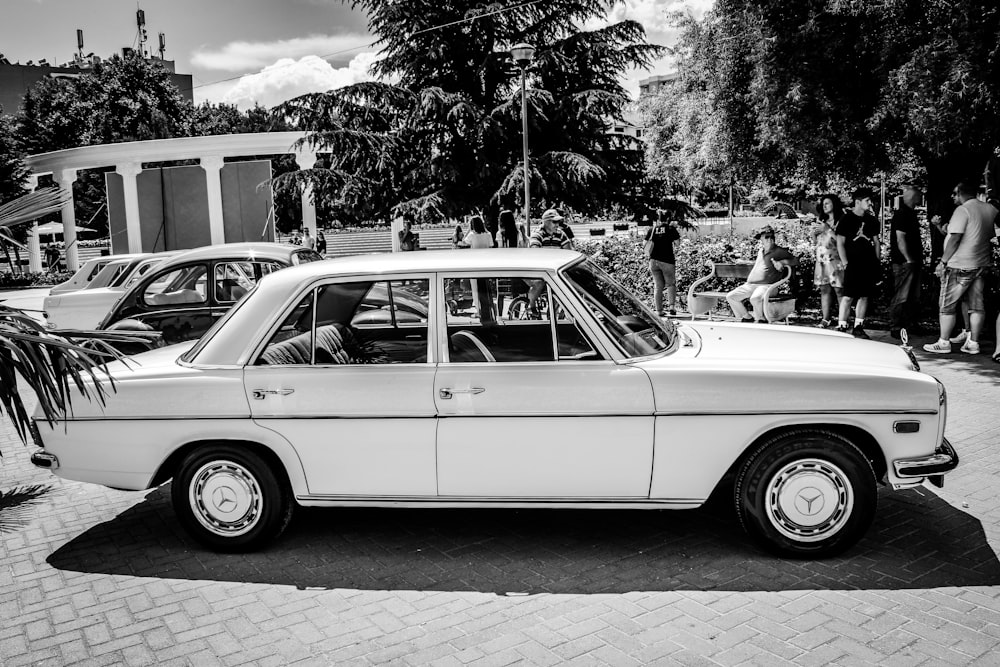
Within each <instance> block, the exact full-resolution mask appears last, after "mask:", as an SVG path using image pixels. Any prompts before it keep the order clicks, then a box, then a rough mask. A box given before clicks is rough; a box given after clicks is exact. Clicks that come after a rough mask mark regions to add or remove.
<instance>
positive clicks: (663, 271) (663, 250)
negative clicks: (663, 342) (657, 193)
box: [643, 211, 681, 317]
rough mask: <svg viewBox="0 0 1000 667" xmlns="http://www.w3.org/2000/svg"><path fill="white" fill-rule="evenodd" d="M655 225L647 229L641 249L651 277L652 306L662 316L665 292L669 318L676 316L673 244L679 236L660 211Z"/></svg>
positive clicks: (675, 274)
mask: <svg viewBox="0 0 1000 667" xmlns="http://www.w3.org/2000/svg"><path fill="white" fill-rule="evenodd" d="M657 217H658V220H657V221H656V224H655V225H653V226H652V227H650V228H649V230H648V231H647V232H646V236H645V238H644V239H643V241H644V244H643V248H644V250H645V251H646V256H647V257H648V258H649V274H650V275H651V276H652V277H653V305H654V306H655V307H656V314H657V315H659V316H660V317H663V316H664V311H663V290H664V288H666V291H667V311H666V314H669V315H671V316H673V315H676V314H677V309H676V307H675V304H676V301H677V273H676V271H675V260H674V243H676V242H677V241H678V240H680V238H681V235H680V233H679V232H678V231H677V227H676V226H674V224H673V221H671V220H669V219H668V215H667V213H666V212H665V211H660V213H659V215H658V216H657Z"/></svg>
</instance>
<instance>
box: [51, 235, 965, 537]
mask: <svg viewBox="0 0 1000 667" xmlns="http://www.w3.org/2000/svg"><path fill="white" fill-rule="evenodd" d="M527 313H532V314H535V313H537V315H535V318H534V319H525V317H526V314H527ZM109 372H110V373H111V375H112V376H113V378H114V387H115V390H114V392H113V393H111V394H110V395H109V396H108V399H107V403H106V405H103V406H102V405H100V404H98V403H90V402H87V401H86V400H84V399H82V398H80V397H79V396H77V397H76V399H75V401H74V403H73V410H72V413H71V414H70V415H69V416H67V417H66V418H65V419H62V420H59V421H57V422H55V423H52V424H49V423H47V422H46V421H45V420H44V418H43V417H42V415H41V414H36V425H37V427H38V433H39V437H40V440H41V443H42V446H43V448H42V449H41V450H38V451H36V452H35V453H34V454H33V455H32V460H33V462H34V463H35V464H36V465H39V466H41V467H46V468H49V469H51V470H52V471H53V472H54V473H55V474H57V475H59V476H62V477H65V478H67V479H74V480H82V481H86V482H94V483H97V484H104V485H107V486H111V487H115V488H121V489H134V490H139V489H148V488H151V487H154V486H157V485H160V484H163V483H164V482H166V481H168V480H171V479H172V480H173V485H172V488H171V493H172V499H173V505H174V508H175V511H176V512H177V514H178V516H179V517H180V519H181V521H182V523H183V524H184V525H185V527H186V528H187V529H188V530H189V531H190V532H191V533H192V535H193V536H194V537H195V538H197V539H198V540H200V541H201V542H203V543H204V544H206V545H208V546H209V547H211V548H214V549H218V550H224V551H239V550H249V549H253V548H257V547H260V546H262V545H264V544H265V543H267V542H268V541H270V540H272V539H274V538H275V537H276V536H278V535H279V534H280V533H281V532H282V530H283V529H284V528H285V526H286V525H287V524H288V522H289V520H290V519H291V517H292V513H293V510H294V509H295V508H296V507H297V506H299V505H308V506H322V507H344V506H381V507H427V506H433V507H457V506H462V507H546V508H552V507H560V508H565V507H573V508H595V509H597V508H600V509H608V508H645V509H684V508H694V507H698V506H699V505H701V504H702V503H704V502H705V501H706V499H708V497H709V496H710V495H711V494H713V493H714V492H719V493H728V494H731V497H732V498H733V501H734V504H735V507H736V511H737V513H738V515H739V519H740V521H741V522H742V525H743V526H744V527H745V528H746V530H747V532H748V533H749V534H750V535H751V536H753V537H754V538H756V539H758V540H759V541H760V542H761V543H762V544H764V545H765V546H767V547H769V548H770V549H772V550H773V551H775V552H777V553H780V554H783V555H786V556H792V557H822V556H829V555H832V554H836V553H839V552H841V551H843V550H845V549H847V548H848V547H850V546H851V545H852V544H854V543H855V542H857V540H858V539H859V538H860V537H861V536H862V535H863V534H864V533H865V531H866V529H867V528H868V527H869V525H870V524H871V521H872V518H873V515H874V513H875V507H876V487H877V485H878V484H879V483H880V482H881V483H885V484H888V485H890V486H891V487H893V488H897V489H899V488H905V487H910V486H915V485H918V484H922V483H924V482H925V481H930V482H933V483H936V484H938V485H940V484H941V483H942V479H943V474H944V473H946V472H948V471H949V470H952V469H953V468H954V467H955V466H956V465H957V464H958V457H957V455H956V453H955V451H954V449H953V448H952V447H951V445H950V444H949V443H948V441H947V440H946V439H945V437H944V430H945V405H946V398H945V389H944V387H943V386H942V385H941V383H940V382H938V381H937V380H935V379H934V378H933V377H930V376H928V375H926V374H923V373H921V372H919V371H918V369H917V365H916V362H915V361H914V360H913V358H912V355H908V353H907V352H906V351H905V350H904V349H901V348H899V347H893V346H890V345H886V344H883V343H878V342H873V341H867V340H857V339H854V338H852V337H850V336H846V335H843V334H838V333H835V332H827V331H820V330H816V329H804V328H798V327H784V326H766V325H741V324H729V323H720V322H697V323H695V322H692V323H684V324H681V325H675V324H674V323H672V322H670V321H661V320H660V319H659V318H657V317H656V316H655V315H654V314H653V313H652V312H651V311H650V310H649V309H648V308H647V307H646V306H644V305H643V304H642V303H640V302H639V301H638V300H637V299H636V298H635V297H634V296H633V295H631V294H630V293H628V292H627V291H626V290H624V289H623V288H622V287H621V286H619V285H618V284H617V283H616V282H615V281H614V280H613V279H612V278H610V277H609V276H608V275H607V274H605V273H604V272H603V271H601V270H600V269H599V268H597V267H596V266H595V265H594V264H593V263H592V262H591V261H590V260H588V259H587V258H585V257H584V256H583V255H580V254H578V253H575V252H571V251H564V250H554V249H538V250H517V249H504V250H499V249H498V250H476V251H464V252H455V251H440V252H434V251H430V252H412V253H398V254H392V255H368V256H359V257H351V258H343V259H337V260H328V261H324V262H315V263H310V264H305V265H301V266H297V267H292V268H289V269H286V270H284V271H279V272H276V273H273V274H271V275H268V276H266V277H264V278H263V279H262V280H261V281H260V283H259V284H258V285H257V286H256V287H255V288H254V289H253V290H252V291H251V292H250V293H249V294H248V295H247V296H246V297H245V298H244V299H242V300H241V301H240V302H239V303H238V304H237V305H236V306H235V307H234V308H233V309H231V310H230V311H229V312H228V313H227V314H226V315H224V316H223V317H222V319H220V320H219V321H218V322H217V323H216V325H215V326H214V327H213V328H212V329H211V330H210V331H209V332H208V333H207V334H205V335H204V337H202V338H201V339H200V340H199V341H198V342H196V343H192V342H188V343H184V344H181V345H176V346H170V347H165V348H161V349H158V350H154V351H152V352H148V353H144V354H141V355H137V356H135V357H133V358H131V359H130V360H129V362H128V363H127V364H126V363H115V364H112V365H111V366H110V371H109Z"/></svg>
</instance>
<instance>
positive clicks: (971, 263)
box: [924, 181, 997, 354]
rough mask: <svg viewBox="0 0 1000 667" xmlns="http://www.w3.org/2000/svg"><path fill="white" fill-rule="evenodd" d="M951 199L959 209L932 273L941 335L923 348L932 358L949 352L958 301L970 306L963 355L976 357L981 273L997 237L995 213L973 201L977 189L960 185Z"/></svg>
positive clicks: (981, 311)
mask: <svg viewBox="0 0 1000 667" xmlns="http://www.w3.org/2000/svg"><path fill="white" fill-rule="evenodd" d="M952 197H953V198H954V199H955V202H956V203H957V204H958V208H956V209H955V212H954V213H952V215H951V220H950V221H949V222H948V237H947V238H946V239H945V242H944V252H943V253H942V255H941V261H940V262H939V263H938V266H937V268H936V269H935V273H937V274H938V275H940V276H941V296H940V299H939V301H938V310H939V317H938V319H939V324H940V326H941V333H940V337H939V338H938V341H937V342H936V343H928V344H927V345H924V350H925V351H927V352H932V353H934V354H946V353H948V352H951V341H949V340H948V338H949V336H951V330H952V329H953V328H954V327H955V307H956V306H957V305H958V303H959V302H960V301H963V300H964V301H965V302H966V303H967V304H968V306H969V336H968V338H966V340H965V342H964V343H963V344H962V348H961V349H962V352H965V353H966V354H979V334H980V333H982V331H983V323H984V321H985V319H986V309H985V307H984V305H983V282H984V281H983V273H984V272H985V271H986V270H987V269H988V268H989V267H991V266H992V265H993V248H992V244H991V243H990V241H991V240H992V239H993V237H994V236H995V235H996V234H995V231H994V227H993V226H994V223H995V221H996V216H997V210H996V209H995V208H993V206H991V205H990V204H987V203H986V202H982V201H979V200H978V199H976V186H974V185H972V184H971V183H970V182H968V181H963V182H961V183H959V184H958V185H956V186H955V189H954V191H953V192H952Z"/></svg>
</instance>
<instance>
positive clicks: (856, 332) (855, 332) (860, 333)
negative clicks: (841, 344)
mask: <svg viewBox="0 0 1000 667" xmlns="http://www.w3.org/2000/svg"><path fill="white" fill-rule="evenodd" d="M851 335H852V336H854V337H855V338H863V339H865V340H871V336H869V335H868V334H867V333H865V330H864V329H862V328H861V327H854V328H853V329H851Z"/></svg>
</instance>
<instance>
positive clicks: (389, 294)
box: [256, 278, 430, 365]
mask: <svg viewBox="0 0 1000 667" xmlns="http://www.w3.org/2000/svg"><path fill="white" fill-rule="evenodd" d="M429 284H430V281H429V280H427V279H426V278H424V279H417V280H385V281H357V282H344V283H333V284H330V285H325V286H322V287H318V288H316V289H314V290H310V292H309V294H308V295H306V296H305V297H304V298H303V299H302V300H301V301H300V302H299V303H298V304H297V305H296V307H295V308H294V309H293V310H292V311H291V313H289V315H288V316H287V317H286V318H285V320H284V322H282V324H281V326H280V327H279V328H278V330H277V331H276V332H275V333H274V335H273V336H272V337H271V340H270V341H269V342H268V344H267V346H266V347H265V348H264V350H263V352H262V353H261V355H260V358H259V359H258V360H257V362H256V363H257V365H290V364H312V365H339V364H405V363H424V362H426V361H427V330H428V323H427V316H428V312H429V309H428V292H429Z"/></svg>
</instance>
